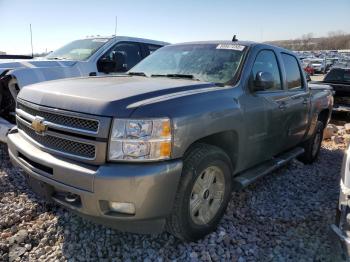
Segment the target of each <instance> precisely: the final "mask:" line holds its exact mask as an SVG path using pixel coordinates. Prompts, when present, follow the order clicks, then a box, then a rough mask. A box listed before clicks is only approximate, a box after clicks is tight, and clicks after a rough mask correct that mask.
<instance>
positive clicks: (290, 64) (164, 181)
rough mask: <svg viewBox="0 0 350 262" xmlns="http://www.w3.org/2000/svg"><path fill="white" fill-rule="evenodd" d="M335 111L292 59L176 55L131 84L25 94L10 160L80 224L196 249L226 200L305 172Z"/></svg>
mask: <svg viewBox="0 0 350 262" xmlns="http://www.w3.org/2000/svg"><path fill="white" fill-rule="evenodd" d="M332 104H333V97H332V93H331V90H328V89H327V88H323V87H322V86H319V85H311V86H308V84H307V82H306V79H305V76H304V73H303V71H302V68H301V65H300V63H299V59H298V58H297V57H296V56H295V55H294V54H293V53H292V52H290V51H288V50H285V49H281V48H278V47H275V46H270V45H266V44H258V43H251V42H239V41H233V42H231V41H222V42H218V41H212V42H194V43H185V44H177V45H171V46H166V47H163V48H161V49H159V50H157V51H156V52H155V53H154V54H152V55H150V56H149V57H147V58H146V59H144V60H143V61H141V62H140V63H139V64H138V65H136V66H135V67H134V68H133V69H132V70H130V71H129V72H128V75H118V76H107V77H106V76H103V77H87V78H76V79H67V80H58V81H50V82H45V83H39V84H36V85H32V86H28V87H27V88H24V89H22V90H21V91H20V93H19V95H18V101H17V108H16V118H17V127H16V128H14V129H12V130H11V131H10V133H9V135H8V148H9V155H10V158H11V160H12V162H13V164H14V165H16V166H20V167H21V169H22V170H24V172H25V173H26V174H27V175H28V177H29V181H30V184H31V185H32V187H33V188H34V191H36V192H38V193H41V194H43V195H45V196H46V197H48V198H49V199H51V200H53V201H55V202H57V203H59V204H61V205H63V206H65V207H67V208H70V209H73V210H75V211H76V212H78V213H79V214H82V215H84V216H87V217H90V218H92V219H93V220H95V221H99V222H101V223H106V224H108V225H110V226H113V227H115V228H119V229H121V230H125V231H132V232H145V233H146V232H147V233H150V232H151V233H155V232H160V231H161V230H163V229H164V228H165V229H166V230H167V231H169V232H171V233H172V234H174V235H175V236H176V237H178V238H180V239H183V240H195V239H198V238H201V237H203V236H204V235H206V234H208V233H210V232H211V231H212V230H214V228H215V227H216V226H217V224H218V223H219V221H220V219H221V217H222V216H223V214H224V212H225V209H226V207H227V204H228V202H229V200H230V198H231V192H232V190H237V189H239V188H243V187H245V186H247V185H249V184H251V183H253V182H254V181H255V180H256V179H258V178H260V177H262V176H263V175H265V174H267V173H269V172H271V171H272V170H274V169H276V168H279V167H280V166H282V165H284V164H285V163H287V162H288V161H289V160H290V159H292V158H294V157H299V159H300V160H301V161H304V162H305V163H312V162H313V161H314V160H315V159H316V158H317V155H318V152H319V149H320V145H321V141H322V136H323V128H324V127H325V126H326V125H327V123H328V121H329V117H330V114H331V110H332Z"/></svg>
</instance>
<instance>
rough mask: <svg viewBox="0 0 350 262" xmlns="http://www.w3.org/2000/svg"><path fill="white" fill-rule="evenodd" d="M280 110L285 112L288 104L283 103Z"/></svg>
mask: <svg viewBox="0 0 350 262" xmlns="http://www.w3.org/2000/svg"><path fill="white" fill-rule="evenodd" d="M278 108H279V109H281V110H285V109H286V108H287V104H286V102H281V103H280V105H279V106H278Z"/></svg>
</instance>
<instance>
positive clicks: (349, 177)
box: [331, 146, 350, 261]
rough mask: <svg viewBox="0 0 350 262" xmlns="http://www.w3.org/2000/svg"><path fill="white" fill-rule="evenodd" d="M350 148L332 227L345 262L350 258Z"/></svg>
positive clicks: (345, 159)
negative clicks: (349, 234)
mask: <svg viewBox="0 0 350 262" xmlns="http://www.w3.org/2000/svg"><path fill="white" fill-rule="evenodd" d="M349 172H350V147H349V146H348V148H347V150H346V151H345V154H344V160H343V165H342V169H341V177H340V194H339V202H338V206H337V211H336V219H335V223H334V224H332V225H331V228H332V230H333V232H334V233H335V236H336V237H337V240H339V241H340V244H341V247H342V250H341V253H342V255H344V256H345V259H346V260H345V261H348V260H349V258H350V237H349V236H348V234H347V232H349V230H350V216H349V214H350V205H349V204H350V203H349V198H350V173H349Z"/></svg>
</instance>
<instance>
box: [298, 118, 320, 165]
mask: <svg viewBox="0 0 350 262" xmlns="http://www.w3.org/2000/svg"><path fill="white" fill-rule="evenodd" d="M323 129H324V125H323V123H322V122H321V121H317V124H316V128H315V132H314V134H313V135H312V136H311V138H309V140H307V141H306V142H304V144H303V147H304V150H305V152H304V153H303V154H302V155H301V156H300V157H299V158H298V159H299V160H300V161H301V162H303V163H305V164H311V163H313V162H314V161H315V160H316V158H317V156H318V154H319V152H320V148H321V143H322V140H323Z"/></svg>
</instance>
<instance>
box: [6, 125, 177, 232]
mask: <svg viewBox="0 0 350 262" xmlns="http://www.w3.org/2000/svg"><path fill="white" fill-rule="evenodd" d="M8 149H9V155H10V158H11V161H12V163H13V164H14V165H15V166H19V167H21V168H22V169H23V170H24V172H25V173H26V174H27V175H28V176H29V178H30V179H29V181H30V184H31V185H32V187H33V188H34V191H37V192H38V193H39V194H41V195H44V196H45V197H46V198H48V199H49V200H52V201H54V202H56V203H59V204H61V205H63V206H65V207H67V208H69V209H71V210H73V211H75V212H77V213H79V214H80V215H83V216H85V217H87V218H90V219H92V220H94V221H96V222H98V223H102V224H106V225H108V226H110V227H113V228H116V229H119V230H122V231H129V232H137V233H157V232H161V231H162V230H163V227H164V224H165V218H166V216H167V215H169V214H170V213H171V210H172V204H173V201H174V198H175V194H176V190H177V185H178V182H179V179H180V176H181V171H182V161H181V160H173V161H164V162H158V163H147V164H124V163H123V164H122V163H106V164H104V165H101V166H93V165H87V164H83V163H79V162H76V161H72V160H68V159H66V158H63V157H59V156H56V155H53V154H49V153H47V152H44V151H42V150H40V149H39V148H37V147H35V146H34V145H33V144H31V143H30V142H29V141H27V140H26V139H25V138H24V137H23V136H21V134H20V133H18V132H17V131H16V129H14V130H12V131H11V132H10V134H9V135H8ZM67 195H74V196H75V197H76V201H73V202H70V201H67V199H66V198H65V197H64V196H67ZM108 201H114V202H122V203H133V204H134V206H135V210H136V212H135V215H127V214H122V213H117V212H112V211H111V210H110V209H109V208H108V205H107V203H108Z"/></svg>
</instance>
